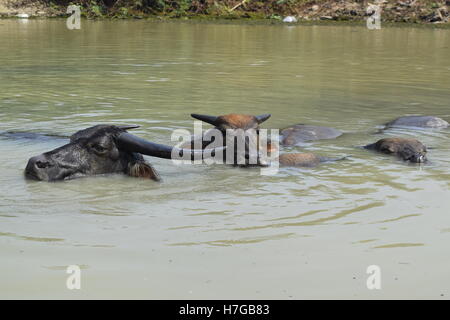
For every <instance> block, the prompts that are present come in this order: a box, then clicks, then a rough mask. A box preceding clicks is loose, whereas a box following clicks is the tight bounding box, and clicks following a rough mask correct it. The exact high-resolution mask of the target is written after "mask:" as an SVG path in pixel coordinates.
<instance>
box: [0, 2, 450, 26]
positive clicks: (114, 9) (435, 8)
mask: <svg viewBox="0 0 450 320" xmlns="http://www.w3.org/2000/svg"><path fill="white" fill-rule="evenodd" d="M70 3H78V4H79V5H80V6H81V8H82V15H83V16H85V17H88V18H146V17H154V16H159V17H164V18H185V19H186V18H213V19H214V18H222V19H223V18H226V19H273V20H282V19H283V18H284V17H286V16H292V17H295V18H296V20H297V21H300V22H301V21H315V20H335V21H363V20H364V19H366V18H367V16H368V13H367V8H368V6H369V5H370V4H371V3H370V2H368V1H362V0H354V1H348V0H338V1H330V0H266V1H253V0H243V1H241V0H225V1H213V0H179V1H164V0H158V1H152V0H147V1H145V0H144V1H138V0H99V1H95V0H79V1H71V2H70ZM68 4H69V1H66V0H58V1H52V2H50V1H47V0H0V16H2V17H13V16H17V15H18V14H20V13H25V14H28V15H29V16H31V17H34V16H37V17H39V16H40V17H55V16H65V15H66V13H65V12H66V8H67V5H68ZM372 4H377V5H379V6H380V7H381V21H385V22H409V23H449V22H450V14H449V8H450V1H449V0H445V1H444V0H437V1H430V0H376V1H374V2H372Z"/></svg>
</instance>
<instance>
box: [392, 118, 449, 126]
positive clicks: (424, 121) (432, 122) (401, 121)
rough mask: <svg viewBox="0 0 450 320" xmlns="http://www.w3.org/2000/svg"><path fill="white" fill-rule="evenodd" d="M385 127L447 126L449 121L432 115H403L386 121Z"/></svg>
mask: <svg viewBox="0 0 450 320" xmlns="http://www.w3.org/2000/svg"><path fill="white" fill-rule="evenodd" d="M385 126H386V128H391V127H415V128H447V127H448V126H449V123H448V122H447V121H445V120H443V119H441V118H438V117H434V116H405V117H400V118H397V119H395V120H393V121H391V122H389V123H387V124H386V125H385Z"/></svg>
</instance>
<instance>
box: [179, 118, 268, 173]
mask: <svg viewBox="0 0 450 320" xmlns="http://www.w3.org/2000/svg"><path fill="white" fill-rule="evenodd" d="M191 116H192V117H193V118H195V119H198V120H201V121H203V122H206V123H209V124H211V125H213V126H214V128H213V129H211V130H207V131H206V132H204V133H203V135H202V136H199V137H193V138H192V140H191V141H190V142H188V143H186V144H184V145H183V147H184V148H194V147H195V146H196V141H197V140H200V144H199V145H200V146H201V147H202V148H203V149H204V148H206V147H208V148H210V147H211V146H214V147H220V146H224V147H229V148H228V153H229V154H226V155H225V154H224V157H225V159H224V160H225V162H226V163H228V164H233V165H240V166H250V165H257V166H261V165H263V166H265V165H266V163H264V161H263V160H262V159H261V152H260V151H261V148H262V147H263V146H260V145H259V125H260V124H261V123H263V122H264V121H266V120H267V119H269V118H270V116H271V115H270V114H262V115H258V116H253V115H246V114H236V113H232V114H227V115H222V116H210V115H202V114H195V113H193V114H191ZM212 132H214V133H212ZM215 133H218V134H219V135H221V138H222V139H221V142H220V143H216V141H214V142H213V143H212V144H210V143H211V142H210V138H211V136H213V137H214V135H215ZM239 143H241V144H242V148H239ZM231 144H233V145H231ZM266 148H267V149H269V148H270V142H268V143H267V146H266ZM269 151H270V150H269Z"/></svg>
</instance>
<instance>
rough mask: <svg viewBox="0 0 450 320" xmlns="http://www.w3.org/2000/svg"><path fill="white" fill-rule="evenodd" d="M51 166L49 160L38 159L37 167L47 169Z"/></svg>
mask: <svg viewBox="0 0 450 320" xmlns="http://www.w3.org/2000/svg"><path fill="white" fill-rule="evenodd" d="M49 166H50V163H49V162H47V161H40V160H38V161H36V167H38V168H40V169H45V168H47V167H49Z"/></svg>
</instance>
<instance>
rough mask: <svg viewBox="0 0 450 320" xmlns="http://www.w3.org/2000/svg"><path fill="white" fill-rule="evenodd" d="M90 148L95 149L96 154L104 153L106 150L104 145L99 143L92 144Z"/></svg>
mask: <svg viewBox="0 0 450 320" xmlns="http://www.w3.org/2000/svg"><path fill="white" fill-rule="evenodd" d="M91 148H92V149H93V150H94V151H95V153H97V154H104V153H106V152H107V151H108V149H107V148H105V147H104V146H102V145H100V144H94V145H93V146H92V147H91Z"/></svg>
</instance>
